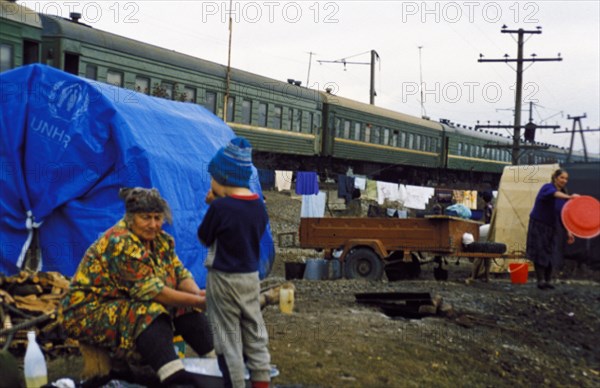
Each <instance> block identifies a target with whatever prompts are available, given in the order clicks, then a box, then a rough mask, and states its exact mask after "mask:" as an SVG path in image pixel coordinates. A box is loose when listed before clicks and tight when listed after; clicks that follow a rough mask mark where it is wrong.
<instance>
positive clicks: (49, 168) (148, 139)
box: [0, 65, 274, 287]
mask: <svg viewBox="0 0 600 388" xmlns="http://www.w3.org/2000/svg"><path fill="white" fill-rule="evenodd" d="M0 136H1V138H2V141H1V143H0V217H1V218H0V271H1V272H4V273H5V274H9V275H10V274H13V273H15V272H17V271H19V269H20V268H21V266H22V264H23V259H24V252H25V250H26V248H27V247H28V245H29V242H30V240H31V236H32V233H31V232H32V230H33V229H34V228H36V227H38V228H39V229H38V230H39V242H40V247H41V252H42V263H43V267H42V268H41V269H42V270H43V271H58V272H61V273H63V274H65V275H68V276H71V275H72V274H73V273H74V272H75V270H76V268H77V265H78V264H79V261H80V259H81V257H82V256H83V253H84V252H85V250H86V249H87V247H88V246H89V245H90V244H91V243H92V242H93V241H94V240H95V239H96V238H97V237H98V235H99V234H100V233H102V232H103V231H104V230H106V229H108V228H109V227H110V226H112V225H113V224H114V223H115V222H116V221H117V220H118V219H119V218H121V217H122V216H123V213H124V206H123V203H122V201H121V200H120V199H119V198H118V191H119V188H121V187H125V186H142V187H156V188H157V189H158V190H159V191H160V192H161V194H162V195H163V196H164V197H165V199H166V200H167V201H168V202H169V205H170V206H171V210H172V211H173V225H166V226H165V230H166V231H167V232H169V233H171V234H172V235H173V236H174V237H175V243H176V251H177V254H178V255H179V257H180V258H181V260H182V261H183V263H184V264H185V265H186V266H187V267H188V268H189V269H190V270H191V271H192V272H193V274H194V276H195V278H196V280H197V282H198V283H199V285H200V286H202V287H203V286H204V284H205V279H206V270H205V269H204V267H203V262H204V259H205V257H206V249H205V248H204V247H203V246H202V245H201V244H200V243H199V242H198V239H197V237H196V230H197V228H198V225H199V224H200V222H201V220H202V218H203V217H204V214H205V213H206V210H207V205H206V204H204V197H205V195H206V193H207V191H208V189H209V187H210V175H209V174H208V172H207V166H208V163H209V161H210V159H211V158H212V156H213V155H214V154H215V153H216V151H217V150H218V149H219V148H220V147H222V146H223V145H225V144H227V142H228V141H229V140H230V139H231V138H233V137H234V136H235V134H234V132H233V131H232V130H231V129H230V128H229V127H228V126H227V125H226V124H225V123H224V122H223V121H222V120H221V119H219V118H218V117H216V116H215V115H213V114H212V113H210V112H209V111H207V110H206V109H204V108H203V107H201V106H199V105H196V104H190V103H180V102H174V101H168V100H165V99H160V98H154V97H149V96H146V95H144V94H141V93H136V92H134V91H131V90H126V89H121V88H117V87H114V86H110V85H106V84H101V83H97V82H93V81H89V80H86V79H82V78H79V77H76V76H73V75H70V74H67V73H64V72H62V71H60V70H57V69H54V68H52V67H48V66H44V65H30V66H25V67H21V68H18V69H15V70H11V71H7V72H4V73H1V74H0ZM251 189H252V190H253V191H255V192H258V193H260V184H259V179H258V175H257V172H256V170H255V171H254V175H253V178H252V181H251ZM261 244H262V246H261V269H260V273H261V278H262V277H265V276H266V275H267V274H268V273H269V271H270V268H271V265H272V263H273V260H274V247H273V240H272V236H271V230H270V227H269V228H268V229H267V231H266V233H265V235H264V236H263V239H262V242H261Z"/></svg>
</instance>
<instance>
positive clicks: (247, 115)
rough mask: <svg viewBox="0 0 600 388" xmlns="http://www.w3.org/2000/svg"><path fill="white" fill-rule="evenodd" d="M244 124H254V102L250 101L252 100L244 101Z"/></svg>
mask: <svg viewBox="0 0 600 388" xmlns="http://www.w3.org/2000/svg"><path fill="white" fill-rule="evenodd" d="M242 123H243V124H251V123H252V101H250V100H243V101H242Z"/></svg>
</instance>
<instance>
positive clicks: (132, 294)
mask: <svg viewBox="0 0 600 388" xmlns="http://www.w3.org/2000/svg"><path fill="white" fill-rule="evenodd" d="M119 196H120V197H121V198H122V199H123V200H124V201H125V211H126V213H125V217H124V218H123V219H121V220H120V221H119V222H117V224H115V225H114V226H113V227H111V228H110V229H108V230H107V231H106V232H104V233H103V234H102V235H101V236H100V238H99V239H98V240H96V241H95V242H94V243H93V244H92V245H91V246H90V247H89V248H88V250H87V252H86V253H85V256H84V258H83V260H82V261H81V263H80V264H79V267H78V268H77V271H76V273H75V275H74V276H73V280H72V282H71V286H70V289H69V293H68V294H67V295H66V297H65V299H64V300H63V307H64V309H65V314H64V326H65V328H66V330H67V332H68V334H69V335H70V336H71V337H73V338H75V339H77V340H79V341H81V342H84V343H88V344H92V345H95V346H99V347H103V348H106V349H108V350H109V351H111V352H113V353H114V354H115V356H117V357H126V356H128V355H131V353H132V352H137V353H139V354H140V355H141V356H142V357H143V359H144V360H145V361H146V362H147V363H148V364H149V365H150V366H151V367H152V368H153V369H154V370H155V371H156V372H157V374H158V377H159V378H160V380H161V382H162V384H163V385H165V386H169V385H177V384H190V385H193V386H200V377H199V375H195V374H193V373H189V372H186V371H185V370H184V368H183V363H182V362H181V360H180V359H179V358H178V356H177V354H176V353H175V349H174V347H173V327H174V328H175V329H176V330H177V332H178V333H180V334H181V335H182V337H183V339H184V340H185V341H186V342H187V343H188V344H189V345H190V346H191V347H192V349H194V351H196V352H197V353H198V354H199V355H203V354H205V353H208V352H209V351H211V350H212V348H213V342H212V336H211V332H210V328H209V324H208V321H207V319H206V316H205V315H204V313H202V310H203V309H204V308H205V306H206V296H205V293H204V291H203V290H200V288H199V287H198V285H197V284H196V282H195V281H194V279H193V278H192V274H191V273H190V272H189V271H188V270H187V269H186V268H184V266H183V264H182V263H181V261H180V260H179V258H178V257H177V255H176V253H175V243H174V240H173V237H171V236H170V235H169V234H167V233H166V232H164V231H163V230H162V225H163V223H164V221H165V220H167V221H169V222H170V221H171V214H170V209H169V207H168V204H167V202H166V201H165V200H164V199H163V198H162V197H161V196H160V194H159V192H158V191H157V190H156V189H144V188H124V189H121V190H120V192H119Z"/></svg>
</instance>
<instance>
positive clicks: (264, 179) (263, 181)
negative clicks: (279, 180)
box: [257, 168, 275, 190]
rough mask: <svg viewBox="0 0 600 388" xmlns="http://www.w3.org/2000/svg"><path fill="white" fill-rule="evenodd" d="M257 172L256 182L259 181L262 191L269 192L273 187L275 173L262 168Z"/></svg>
mask: <svg viewBox="0 0 600 388" xmlns="http://www.w3.org/2000/svg"><path fill="white" fill-rule="evenodd" d="M257 170H258V180H259V181H260V187H261V189H263V190H270V189H272V188H273V187H275V171H273V170H265V169H262V168H259V169H257Z"/></svg>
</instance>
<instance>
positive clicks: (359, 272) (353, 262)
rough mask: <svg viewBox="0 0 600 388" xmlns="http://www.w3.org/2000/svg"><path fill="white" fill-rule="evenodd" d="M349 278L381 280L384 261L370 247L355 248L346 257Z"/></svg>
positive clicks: (346, 270)
mask: <svg viewBox="0 0 600 388" xmlns="http://www.w3.org/2000/svg"><path fill="white" fill-rule="evenodd" d="M344 261H345V265H344V269H345V272H346V278H348V279H364V280H381V277H382V276H383V262H382V261H381V259H380V258H379V256H377V254H376V253H375V252H373V250H371V249H369V248H358V249H353V250H352V251H350V253H348V255H347V256H346V258H345V259H344Z"/></svg>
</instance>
